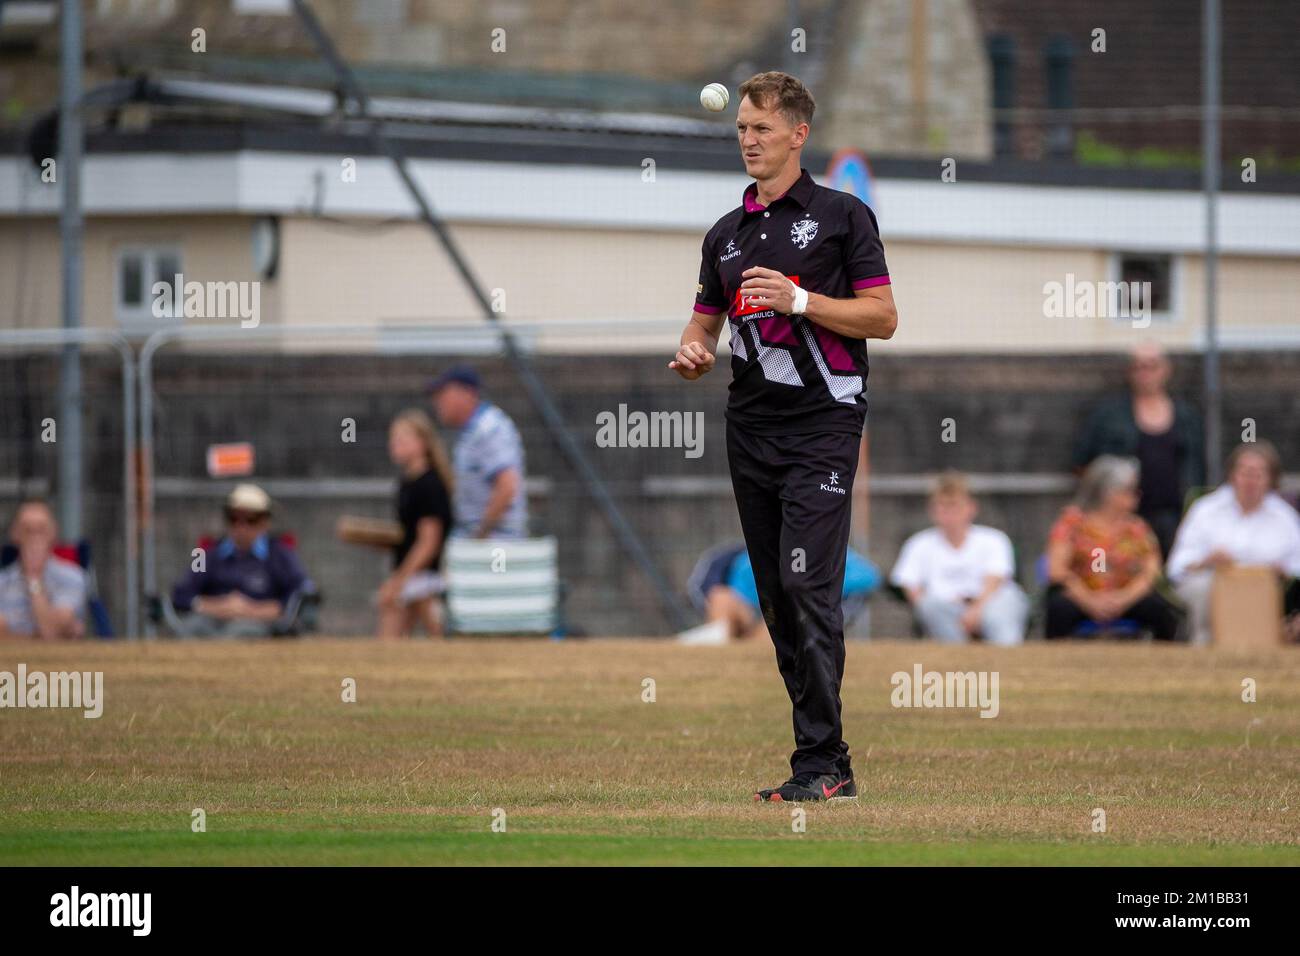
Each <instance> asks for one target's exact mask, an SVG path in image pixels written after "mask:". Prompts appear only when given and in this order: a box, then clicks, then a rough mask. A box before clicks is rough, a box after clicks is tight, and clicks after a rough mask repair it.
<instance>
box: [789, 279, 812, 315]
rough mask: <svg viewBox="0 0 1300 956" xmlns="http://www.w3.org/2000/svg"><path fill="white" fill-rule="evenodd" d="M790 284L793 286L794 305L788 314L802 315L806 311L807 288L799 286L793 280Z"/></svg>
mask: <svg viewBox="0 0 1300 956" xmlns="http://www.w3.org/2000/svg"><path fill="white" fill-rule="evenodd" d="M790 285H792V286H794V307H793V308H792V309H791V310H790V314H791V315H803V314H804V313H805V312H807V311H808V290H807V289H801V288H799V286H797V285H795V284H794V283H793V282H791V283H790Z"/></svg>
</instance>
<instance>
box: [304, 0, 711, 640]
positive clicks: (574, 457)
mask: <svg viewBox="0 0 1300 956" xmlns="http://www.w3.org/2000/svg"><path fill="white" fill-rule="evenodd" d="M293 5H294V9H295V10H296V11H297V13H298V18H299V19H300V20H301V21H302V23H303V25H304V26H305V27H306V29H307V32H308V33H309V34H310V35H311V39H312V42H313V43H315V44H316V48H317V50H318V51H319V52H320V54H321V56H322V57H323V58H324V60H325V61H326V63H328V64H329V66H330V68H331V69H332V70H333V71H334V74H335V76H336V77H337V78H338V81H339V85H340V87H341V89H342V91H343V93H344V94H345V95H346V96H348V97H351V98H352V99H353V100H354V101H355V102H356V105H357V109H358V111H359V112H360V114H361V116H363V117H365V118H367V119H369V120H370V135H371V138H372V139H373V140H374V142H375V143H376V145H378V146H379V148H380V149H381V150H382V151H383V153H384V155H385V156H387V157H388V158H389V160H391V161H392V163H393V168H394V169H396V170H397V175H398V176H399V177H400V178H401V180H402V183H403V185H405V186H406V189H407V192H408V193H410V196H411V199H412V200H413V201H414V202H415V205H416V208H417V209H418V210H419V212H420V218H422V219H423V220H424V222H425V224H427V225H428V226H429V228H430V229H432V230H433V232H434V235H436V236H437V237H438V241H439V242H440V243H441V244H442V247H443V250H444V251H445V252H446V253H447V257H448V258H449V259H451V262H452V265H454V266H455V267H456V271H457V272H458V273H459V274H460V277H461V279H462V280H463V281H464V283H465V286H466V288H468V289H469V291H470V294H471V295H473V297H474V300H475V301H476V302H477V303H478V304H479V307H480V308H481V309H482V312H483V317H484V318H485V319H487V321H488V322H489V323H490V324H492V325H494V326H495V327H496V328H497V329H498V331H499V332H500V334H501V342H502V345H503V347H504V350H505V354H506V359H507V360H508V361H509V362H510V365H511V366H512V367H513V369H514V371H515V374H516V375H517V376H518V377H519V381H520V382H521V383H522V384H523V386H524V391H525V392H526V393H527V394H528V397H529V399H530V400H531V401H532V403H533V405H534V407H536V409H537V411H538V412H539V413H540V414H541V416H542V421H543V422H544V423H545V424H546V427H547V430H548V431H549V432H550V433H551V437H552V438H553V439H554V440H555V442H556V444H557V445H559V447H560V452H561V453H562V454H563V455H564V457H565V458H566V459H568V462H569V464H570V466H572V468H573V469H574V471H576V472H577V473H578V476H579V478H581V480H582V482H583V484H585V485H586V486H587V490H588V492H589V493H590V494H591V496H592V498H594V499H595V502H596V504H597V506H598V507H599V508H600V510H601V512H602V513H603V514H604V515H605V519H606V520H607V521H608V522H609V524H610V527H611V528H612V529H613V531H614V536H615V537H616V538H617V539H618V542H619V545H620V546H621V547H622V548H623V550H624V551H625V552H626V553H627V555H628V556H629V557H630V558H631V559H632V560H633V562H635V563H636V565H637V567H639V568H640V569H641V571H642V573H644V574H645V576H646V577H647V578H648V579H649V581H650V584H651V585H652V586H653V588H654V590H655V594H656V595H657V596H658V598H659V604H660V607H661V608H662V610H663V612H664V615H665V616H666V617H667V618H668V621H669V622H670V624H672V626H673V627H675V628H677V629H678V630H685V629H686V628H687V627H689V626H690V625H691V623H692V622H691V618H690V616H689V615H688V614H687V611H686V609H685V607H683V605H682V602H681V600H680V599H679V598H678V596H677V593H676V591H674V589H673V588H672V586H671V585H670V584H669V583H668V579H667V578H666V577H664V575H663V572H662V571H660V570H659V566H658V565H657V564H656V563H655V561H654V559H653V558H652V557H651V556H650V553H649V552H648V551H647V550H646V548H645V545H644V544H642V542H641V538H640V537H639V536H638V535H637V533H636V530H635V529H634V528H633V527H632V526H631V524H629V523H628V520H627V518H625V517H624V516H623V512H622V511H621V510H620V509H619V507H618V503H617V502H615V501H614V498H613V496H612V495H610V493H609V490H608V489H607V488H606V487H605V483H604V481H602V480H601V478H600V475H599V474H598V473H597V472H596V469H595V468H593V467H592V464H591V462H590V461H588V460H587V456H586V454H585V453H584V452H583V450H582V447H581V446H580V445H579V444H578V443H577V441H575V440H574V438H573V436H572V435H571V434H570V433H569V430H568V426H567V425H566V423H565V421H564V417H563V416H562V415H561V414H560V411H559V409H558V408H556V406H555V403H554V402H553V401H552V400H551V396H550V393H549V392H547V390H546V386H545V385H544V384H543V383H542V380H541V379H540V378H538V376H537V373H536V372H535V371H534V370H533V367H532V364H531V363H530V362H529V361H528V358H527V356H526V355H525V354H524V352H523V350H522V349H521V348H520V347H519V343H518V341H517V340H516V338H515V336H514V334H513V333H512V332H511V330H510V328H509V326H508V325H506V324H505V323H503V322H502V321H501V315H500V313H498V312H497V311H496V310H495V309H494V308H493V306H492V302H491V300H490V299H489V298H488V296H487V293H486V292H485V291H484V290H483V286H482V284H481V283H480V282H479V281H478V278H477V277H476V276H475V275H474V272H473V270H472V269H471V267H470V265H469V262H468V260H466V258H465V257H464V255H463V254H462V253H461V251H460V247H459V246H458V245H457V244H456V241H455V239H454V238H453V237H452V235H451V233H450V231H449V230H448V229H447V226H446V223H444V222H443V221H442V220H441V219H440V218H438V216H437V214H436V213H435V212H434V210H433V206H432V204H431V203H430V202H429V200H428V199H427V198H426V197H425V195H424V192H423V191H422V190H421V189H420V187H419V184H418V183H416V181H415V179H414V177H413V176H412V175H411V172H410V170H409V168H408V167H407V164H406V157H405V156H404V155H403V154H402V152H401V150H400V149H399V148H398V146H397V144H396V143H394V142H393V141H392V140H391V139H389V138H388V136H387V135H385V133H384V131H383V127H382V123H381V121H380V120H378V119H376V118H373V117H371V116H370V99H369V97H368V96H367V94H366V91H365V89H364V88H363V87H362V86H361V83H360V81H359V80H358V79H357V77H356V74H354V73H353V72H352V70H351V68H350V67H349V66H348V65H347V63H346V62H345V61H344V60H343V58H342V56H340V55H339V52H338V50H337V49H336V48H335V46H334V42H333V41H332V40H331V39H330V36H329V34H328V33H326V32H325V28H324V27H323V26H321V23H320V21H319V20H317V19H316V15H315V13H313V12H312V9H311V7H310V6H309V5H308V4H307V2H306V0H293Z"/></svg>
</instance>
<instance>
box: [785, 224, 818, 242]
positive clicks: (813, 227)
mask: <svg viewBox="0 0 1300 956" xmlns="http://www.w3.org/2000/svg"><path fill="white" fill-rule="evenodd" d="M816 238H817V221H816V220H815V219H800V220H799V221H798V222H796V223H795V224H794V225H793V226H791V227H790V241H791V242H793V243H794V244H795V245H796V246H798V247H799V248H800V249H807V248H808V243H810V242H812V241H813V240H814V239H816Z"/></svg>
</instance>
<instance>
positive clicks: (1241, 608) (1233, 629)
mask: <svg viewBox="0 0 1300 956" xmlns="http://www.w3.org/2000/svg"><path fill="white" fill-rule="evenodd" d="M1210 630H1211V632H1212V633H1213V634H1214V643H1215V646H1217V647H1227V648H1232V649H1234V650H1258V649H1260V648H1265V647H1278V646H1279V645H1281V644H1282V582H1281V581H1279V580H1278V577H1277V572H1276V571H1274V570H1273V569H1272V568H1266V567H1242V566H1233V567H1228V568H1219V569H1218V570H1217V571H1215V572H1214V585H1213V589H1212V590H1211V592H1210Z"/></svg>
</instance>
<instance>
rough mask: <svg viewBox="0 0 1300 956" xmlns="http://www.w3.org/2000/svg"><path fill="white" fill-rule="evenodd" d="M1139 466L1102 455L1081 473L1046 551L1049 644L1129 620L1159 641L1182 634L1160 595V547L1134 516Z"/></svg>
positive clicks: (1154, 537) (1147, 527) (1174, 617)
mask: <svg viewBox="0 0 1300 956" xmlns="http://www.w3.org/2000/svg"><path fill="white" fill-rule="evenodd" d="M1137 503H1138V463H1137V461H1136V460H1134V459H1132V458H1119V457H1117V456H1114V455H1102V456H1101V457H1100V458H1098V459H1097V460H1096V461H1094V462H1093V463H1092V464H1091V465H1089V466H1088V469H1087V471H1085V472H1084V473H1083V478H1082V479H1081V480H1080V482H1079V493H1078V496H1077V497H1076V499H1075V503H1074V504H1072V505H1070V506H1068V507H1067V508H1066V509H1065V511H1064V512H1062V514H1061V517H1060V518H1059V519H1058V520H1057V522H1056V524H1055V525H1054V526H1053V527H1052V531H1051V534H1050V536H1049V539H1048V545H1047V577H1048V581H1049V586H1048V590H1047V636H1048V637H1049V638H1053V637H1070V636H1072V635H1073V634H1074V633H1075V632H1076V631H1078V630H1079V629H1080V628H1081V627H1083V626H1084V625H1085V624H1087V623H1088V622H1091V623H1092V624H1093V625H1094V626H1095V627H1096V628H1097V629H1098V630H1106V629H1108V628H1109V627H1110V626H1111V625H1113V624H1114V623H1115V622H1116V621H1119V620H1129V621H1133V622H1135V623H1137V624H1139V625H1142V626H1144V627H1147V628H1150V630H1151V632H1152V633H1153V634H1154V635H1155V637H1156V638H1157V639H1159V640H1163V641H1171V640H1173V639H1174V638H1175V636H1176V635H1177V632H1178V613H1177V611H1176V610H1175V609H1174V607H1173V605H1172V604H1170V603H1169V602H1168V601H1167V600H1165V598H1164V596H1163V595H1161V594H1160V592H1159V591H1157V590H1156V587H1155V585H1156V581H1157V579H1158V578H1159V577H1160V546H1159V545H1158V544H1157V543H1156V536H1155V534H1154V533H1153V532H1152V530H1151V527H1150V526H1149V525H1148V524H1147V523H1146V522H1145V521H1143V520H1142V519H1141V518H1140V517H1138V516H1137V514H1135V513H1134V509H1136V508H1137Z"/></svg>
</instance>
